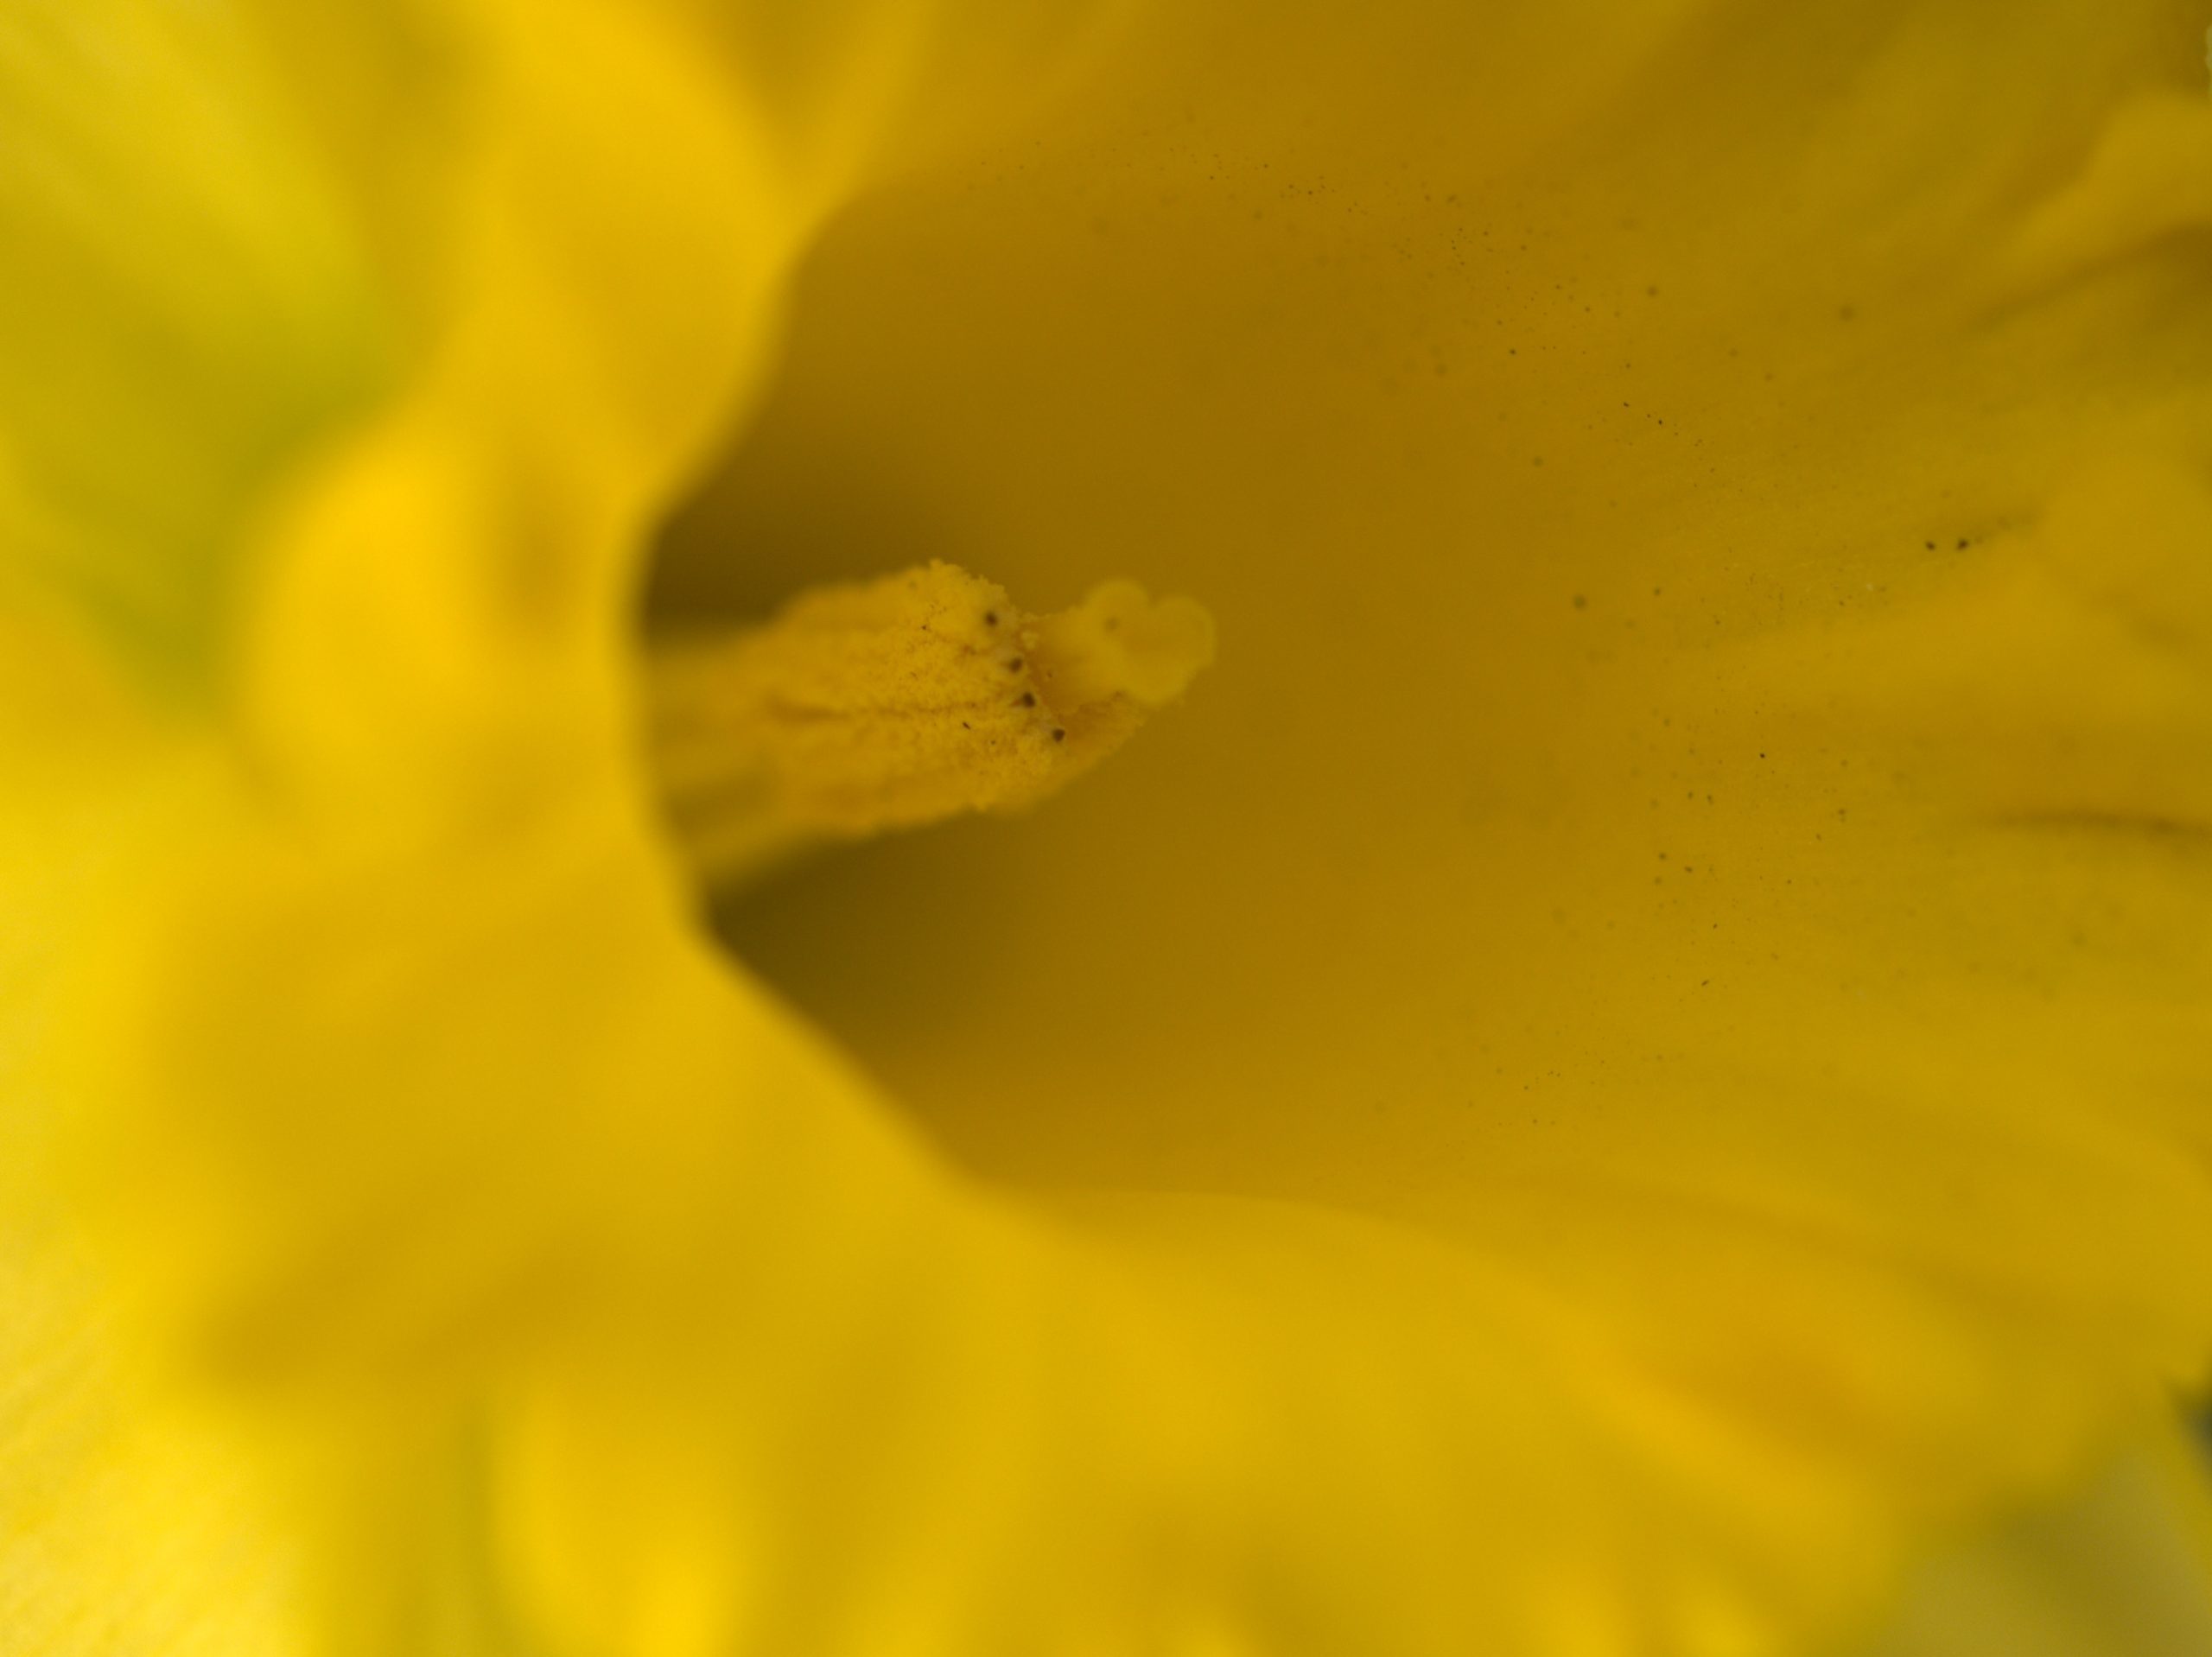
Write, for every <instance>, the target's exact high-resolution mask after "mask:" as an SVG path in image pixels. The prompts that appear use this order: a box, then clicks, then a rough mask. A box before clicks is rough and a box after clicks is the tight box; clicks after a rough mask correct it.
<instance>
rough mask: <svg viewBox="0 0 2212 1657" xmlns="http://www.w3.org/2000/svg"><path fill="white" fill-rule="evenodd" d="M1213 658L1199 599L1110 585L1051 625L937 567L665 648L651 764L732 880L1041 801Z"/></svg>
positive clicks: (656, 675)
mask: <svg viewBox="0 0 2212 1657" xmlns="http://www.w3.org/2000/svg"><path fill="white" fill-rule="evenodd" d="M1212 660H1213V620H1212V618H1211V617H1210V616H1209V615H1207V613H1205V610H1204V609H1202V608H1200V607H1199V606H1198V605H1197V604H1195V603H1193V602H1192V601H1191V600H1188V599H1167V600H1160V601H1154V600H1152V599H1150V598H1148V597H1147V596H1146V594H1145V592H1144V589H1143V588H1142V587H1138V586H1137V585H1136V584H1135V582H1133V581H1109V582H1107V583H1106V584H1105V585H1104V586H1102V587H1097V588H1096V589H1095V590H1093V591H1092V593H1091V594H1090V596H1089V597H1088V598H1086V599H1084V600H1083V602H1082V603H1080V604H1078V605H1077V606H1074V607H1073V608H1071V609H1068V610H1064V611H1061V612H1059V613H1057V614H1053V615H1044V616H1036V615H1030V614H1027V613H1024V612H1023V611H1021V610H1020V608H1018V607H1017V606H1015V605H1014V601H1013V600H1011V599H1010V598H1009V597H1008V596H1007V593H1006V591H1005V589H1004V588H1002V587H998V586H996V585H995V584H994V583H992V582H989V581H981V580H978V579H977V578H976V577H975V576H973V575H969V574H968V573H967V572H966V571H965V570H963V569H958V568H954V567H953V566H952V565H950V564H945V563H933V564H931V565H929V566H928V567H926V568H918V569H910V570H906V571H904V572H902V573H901V574H899V575H891V576H887V577H886V578H884V579H883V580H880V581H871V582H868V583H865V584H861V585H853V586H842V587H823V588H817V589H816V590H814V591H811V592H809V593H805V594H802V595H801V596H800V597H799V598H798V599H797V600H794V601H793V602H792V603H791V605H790V606H787V607H786V608H785V610H784V611H783V612H782V613H780V614H779V615H778V616H777V617H776V618H775V619H773V620H772V621H770V622H768V623H767V624H766V625H763V626H760V627H757V628H753V629H749V630H747V631H745V632H740V633H737V634H735V635H734V636H730V637H727V638H717V639H714V640H711V641H705V642H694V643H686V644H672V645H669V646H665V647H664V648H662V649H660V650H658V651H656V653H655V656H654V658H653V663H652V749H653V755H654V759H655V768H656V771H657V772H658V779H659V782H660V785H661V789H662V791H663V794H664V799H665V803H666V806H667V809H668V814H669V819H670V822H671V823H672V824H673V826H674V828H675V831H676V833H677V837H678V839H679V840H680V841H682V843H683V847H684V848H685V850H686V852H687V854H689V856H690V860H691V862H692V864H693V866H694V867H695V868H696V870H697V871H698V873H700V875H701V877H702V879H705V880H707V881H709V883H712V884H715V885H728V884H731V883H733V882H734V881H736V880H738V879H742V878H743V877H744V876H745V875H747V874H748V873H752V872H753V871H754V870H756V869H758V868H759V867H761V866H762V865H763V864H765V863H766V862H768V861H770V860H773V859H774V858H776V857H778V856H779V855H781V854H784V853H785V852H788V851H790V850H792V849H794V848H797V847H798V846H801V845H804V844H805V843H807V842H809V841H821V840H850V839H858V838H861V837H863V836H866V835H875V834H880V833H883V832H885V831H887V830H889V829H894V828H913V827H917V826H918V825H920V824H923V823H927V822H938V821H939V820H941V819H943V818H946V817H950V816H958V815H960V814H961V813H963V812H969V811H1011V810H1018V809H1021V808H1023V807H1025V806H1028V805H1033V804H1034V803H1036V802H1038V801H1039V800H1041V799H1043V798H1044V797H1046V795H1048V794H1051V793H1052V792H1053V791H1054V790H1057V789H1058V788H1060V787H1062V786H1063V785H1065V784H1066V783H1068V782H1069V781H1071V779H1073V778H1076V777H1077V776H1079V775H1081V774H1082V773H1083V772H1084V771H1087V770H1089V769H1090V767H1091V766H1092V765H1096V764H1097V763H1098V761H1100V760H1101V759H1104V758H1105V757H1106V756H1107V755H1108V754H1109V753H1111V752H1113V751H1114V750H1115V749H1116V748H1117V747H1119V746H1121V745H1122V743H1123V742H1125V741H1127V740H1128V738H1129V737H1130V735H1131V734H1132V733H1134V732H1135V730H1136V728H1137V727H1138V726H1140V725H1141V724H1142V723H1143V722H1144V721H1145V719H1146V718H1147V716H1148V715H1149V714H1151V713H1152V712H1153V711H1154V709H1155V708H1161V707H1164V706H1166V704H1167V703H1169V702H1173V701H1174V700H1175V699H1176V698H1177V697H1178V696H1179V695H1182V693H1183V691H1184V690H1185V688H1186V687H1187V686H1188V685H1189V684H1190V682H1191V681H1192V679H1193V678H1194V677H1196V676H1197V675H1198V672H1199V670H1201V669H1203V668H1205V666H1206V665H1207V664H1208V663H1211V661H1212Z"/></svg>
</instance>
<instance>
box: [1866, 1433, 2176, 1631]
mask: <svg viewBox="0 0 2212 1657" xmlns="http://www.w3.org/2000/svg"><path fill="white" fill-rule="evenodd" d="M2203 1453H2204V1452H2203V1451H2202V1448H2201V1447H2200V1446H2199V1445H2198V1444H2196V1443H2194V1442H2190V1441H2188V1440H2185V1439H2184V1438H2183V1437H2182V1435H2181V1434H2180V1433H2179V1432H2176V1431H2174V1430H2171V1429H2169V1430H2168V1431H2167V1432H2163V1433H2160V1434H2158V1435H2157V1436H2156V1437H2155V1438H2152V1439H2150V1440H2148V1441H2146V1442H2145V1443H2144V1444H2139V1445H2137V1446H2133V1447H2132V1448H2131V1449H2130V1450H2129V1451H2127V1452H2126V1454H2125V1455H2122V1456H2120V1457H2116V1458H2114V1460H2113V1463H2111V1465H2109V1466H2108V1467H2107V1468H2105V1469H2103V1470H2101V1471H2100V1472H2099V1474H2098V1475H2097V1476H2096V1477H2095V1478H2094V1480H2092V1481H2091V1482H2089V1483H2088V1485H2087V1486H2086V1487H2085V1488H2083V1489H2080V1490H2078V1491H2075V1492H2074V1493H2072V1494H2071V1495H2069V1497H2068V1498H2067V1499H2066V1500H2064V1501H2061V1502H2058V1503H2055V1504H2054V1505H2052V1506H2051V1507H2050V1508H2047V1509H2042V1510H2038V1511H2036V1512H2033V1513H2030V1514H2022V1515H2019V1516H2018V1517H2017V1518H2015V1519H2014V1520H2013V1521H2011V1522H2010V1523H2008V1524H2007V1525H2006V1526H2005V1527H2004V1528H2003V1529H2002V1530H2000V1531H1999V1532H1998V1533H1996V1534H1994V1535H1993V1536H1990V1537H1988V1538H1986V1539H1983V1540H1979V1541H1977V1542H1974V1543H1973V1544H1970V1545H1968V1546H1965V1547H1963V1548H1961V1549H1960V1550H1958V1551H1957V1552H1955V1553H1953V1554H1951V1555H1949V1556H1947V1557H1945V1558H1942V1559H1938V1560H1936V1561H1934V1562H1932V1563H1931V1564H1930V1565H1928V1566H1927V1567H1926V1568H1924V1569H1923V1570H1922V1571H1919V1572H1917V1573H1916V1577H1915V1579H1914V1582H1913V1584H1912V1587H1911V1589H1910V1591H1909V1592H1908V1594H1907V1595H1906V1597H1905V1598H1904V1603H1903V1604H1902V1606H1901V1607H1900V1608H1899V1609H1897V1612H1896V1613H1895V1615H1894V1616H1892V1617H1891V1621H1890V1626H1889V1627H1888V1628H1886V1629H1885V1631H1884V1632H1883V1633H1882V1634H1881V1635H1879V1636H1878V1637H1876V1638H1875V1639H1873V1640H1872V1641H1868V1642H1867V1643H1866V1645H1865V1646H1864V1647H1860V1648H1859V1649H1860V1651H1861V1652H1862V1653H1863V1657H1980V1654H1983V1653H1987V1654H1989V1657H2191V1654H2194V1653H2196V1652H2201V1651H2202V1650H2204V1649H2205V1648H2206V1647H2207V1646H2208V1645H2212V1493H2208V1490H2207V1488H2206V1483H2205V1468H2204V1460H2203Z"/></svg>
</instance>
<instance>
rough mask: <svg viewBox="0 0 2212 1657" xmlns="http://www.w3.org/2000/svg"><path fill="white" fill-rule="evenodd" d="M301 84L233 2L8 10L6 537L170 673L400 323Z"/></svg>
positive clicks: (432, 110)
mask: <svg viewBox="0 0 2212 1657" xmlns="http://www.w3.org/2000/svg"><path fill="white" fill-rule="evenodd" d="M384 33H385V34H393V33H397V31H396V30H394V29H386V30H385V31H384ZM295 99H296V90H295V88H293V87H292V86H289V85H288V83H287V80H286V78H285V74H284V65H283V62H282V60H281V59H280V58H279V57H278V56H277V54H275V53H273V52H272V51H271V50H270V47H269V43H268V42H267V41H265V40H264V38H263V37H262V36H261V35H260V34H259V33H258V32H257V29H255V28H254V26H253V23H252V20H251V17H250V16H248V15H247V14H246V9H245V8H244V7H241V6H238V5H235V4H221V5H209V6H194V7H176V6H166V5H159V4H154V3H148V0H96V3H92V4H78V3H74V0H67V3H62V0H54V3H48V0H29V3H25V4H22V5H17V6H11V7H10V9H9V12H8V16H7V17H6V18H5V19H4V20H0V103H4V105H5V107H6V109H7V111H8V113H7V117H6V122H7V128H8V164H7V166H6V168H5V169H4V173H3V174H0V222H4V223H5V225H6V226H7V242H6V245H7V257H6V258H5V259H4V260H0V318H4V321H0V338H4V340H5V344H6V351H5V353H4V354H5V361H6V368H5V371H4V373H0V434H3V435H0V545H4V548H5V553H6V557H7V559H8V561H9V562H10V565H12V566H14V567H16V568H17V569H18V570H21V569H22V568H25V567H28V568H30V569H31V570H33V571H35V573H36V574H37V575H40V576H41V578H43V579H44V580H46V581H49V582H51V583H53V584H54V586H55V587H57V588H58V589H59V590H60V591H62V592H64V593H66V594H68V595H69V596H70V598H71V599H73V600H75V601H76V602H78V603H79V604H80V605H82V606H85V608H86V610H87V611H88V612H89V613H92V615H93V616H95V617H96V618H97V619H99V621H100V622H101V623H102V624H104V625H106V626H108V627H109V628H111V629H112V630H113V632H114V633H115V634H116V636H117V637H118V638H120V639H121V640H122V641H123V642H124V643H125V644H128V646H130V648H131V649H132V650H134V651H136V652H137V653H138V654H139V655H140V656H141V657H142V658H143V661H144V663H145V664H146V665H149V666H151V667H153V668H155V669H156V670H159V671H160V672H161V673H162V675H163V676H168V677H170V678H172V679H175V678H180V677H181V678H184V679H188V680H203V679H204V678H205V677H206V676H207V674H208V673H209V671H210V670H211V662H210V654H211V652H212V651H213V650H214V649H215V648H216V647H217V646H218V644H219V635H220V633H221V631H222V629H223V627H224V625H225V622H226V613H227V610H228V606H229V605H230V603H231V602H232V597H233V594H234V591H235V587H236V585H237V583H238V579H239V570H238V565H239V562H240V559H241V556H242V553H243V549H244V548H245V544H246V543H247V542H248V540H249V539H250V536H251V524H252V520H253V516H254V513H255V511H256V510H257V506H258V505H259V500H260V498H261V496H262V494H263V492H265V491H266V490H267V489H268V488H269V487H270V485H271V483H272V481H273V480H274V479H276V478H277V477H278V476H280V475H281V474H282V471H283V467H286V466H287V465H288V464H289V463H291V462H293V461H294V460H296V459H297V458H298V457H299V455H300V454H302V453H303V452H304V451H305V450H306V448H308V446H309V445H311V444H312V443H313V441H315V439H317V438H318V437H319V436H321V435H324V434H326V433H327V431H328V430H330V429H332V427H333V426H334V424H335V423H336V422H340V421H341V420H343V419H344V418H345V417H346V416H349V415H351V414H353V412H355V411H356V410H358V409H359V408H361V407H362V406H363V405H364V404H365V403H366V402H367V401H368V400H369V399H370V398H372V397H373V396H374V395H376V394H377V392H378V390H381V389H382V387H383V386H384V385H385V384H387V383H388V381H389V379H390V378H391V374H392V372H393V371H394V367H395V359H396V357H397V354H398V352H399V346H400V342H401V337H402V334H403V333H404V329H403V327H402V326H401V322H400V319H399V317H398V316H397V314H396V313H395V308H394V306H393V305H392V303H391V295H390V294H389V293H387V292H383V291H380V290H379V287H378V282H377V279H376V276H375V275H374V273H373V272H372V268H371V259H370V256H369V252H368V250H367V249H366V247H365V245H364V242H363V238H362V236H361V234H360V229H359V225H357V224H356V223H355V222H354V221H353V218H352V216H351V213H350V212H349V204H348V202H347V200H346V195H347V192H346V188H345V187H344V185H343V183H342V181H341V179H340V175H339V174H338V172H337V171H336V169H335V168H333V167H332V166H331V165H329V164H328V161H327V157H326V156H325V155H324V153H323V152H322V150H321V146H320V145H319V144H318V143H317V142H316V139H315V134H314V130H313V123H312V122H311V121H310V120H309V119H308V117H306V116H305V115H304V114H303V112H302V110H301V108H300V107H299V105H298V104H297V103H296V101H295ZM126 111H127V113H125V112H126ZM438 117H439V112H438V111H437V109H436V107H435V104H434V103H432V102H430V101H429V100H427V99H426V100H425V102H424V103H423V105H422V106H421V111H420V118H421V120H422V121H423V123H424V124H434V123H435V121H436V120H437V119H438ZM156 134H158V135H159V136H158V137H156V136H153V135H156ZM408 148H409V146H408V145H407V144H406V143H404V142H402V143H397V144H394V145H393V146H391V149H390V150H388V151H387V152H386V153H387V159H388V160H389V158H390V157H391V156H397V155H398V154H402V153H404V152H405V151H406V150H407V149H408Z"/></svg>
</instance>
